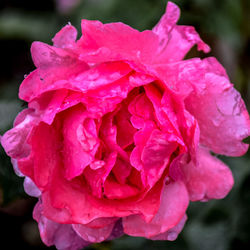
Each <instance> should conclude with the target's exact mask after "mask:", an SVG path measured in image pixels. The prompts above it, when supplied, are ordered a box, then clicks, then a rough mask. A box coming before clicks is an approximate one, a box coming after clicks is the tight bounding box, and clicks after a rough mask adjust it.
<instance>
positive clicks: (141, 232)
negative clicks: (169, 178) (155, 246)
mask: <svg viewBox="0 0 250 250" xmlns="http://www.w3.org/2000/svg"><path fill="white" fill-rule="evenodd" d="M188 203H189V199H188V193H187V190H186V187H185V185H184V184H183V183H182V182H172V183H170V184H168V185H165V186H164V188H163V191H162V196H161V204H160V208H159V210H158V212H157V213H156V215H155V216H154V217H153V219H152V220H151V221H150V222H148V223H147V222H145V221H144V220H143V219H142V218H141V216H140V215H130V216H128V217H125V218H123V227H124V233H125V234H128V235H131V236H137V237H146V238H152V237H154V236H156V235H159V234H161V233H164V232H166V231H168V230H170V229H171V228H174V227H175V226H176V225H177V224H178V223H179V222H180V221H181V219H182V218H183V216H184V214H185V212H186V209H187V206H188Z"/></svg>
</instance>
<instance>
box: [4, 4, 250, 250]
mask: <svg viewBox="0 0 250 250" xmlns="http://www.w3.org/2000/svg"><path fill="white" fill-rule="evenodd" d="M179 15H180V11H179V8H178V7H177V6H176V5H175V4H173V3H171V2H169V3H168V5H167V11H166V14H164V15H163V17H162V18H161V20H160V22H159V23H158V24H157V25H156V26H155V27H154V29H153V30H152V31H150V30H146V31H144V32H139V31H137V30H134V29H132V28H131V27H129V26H127V25H125V24H123V23H110V24H102V23H101V22H99V21H88V20H83V21H82V32H83V35H82V37H81V38H80V39H79V40H78V41H76V36H77V32H76V29H75V28H74V27H73V26H71V25H67V26H65V27H64V28H63V29H62V30H61V31H60V32H59V33H57V34H56V36H55V37H54V38H53V42H54V44H53V46H50V45H47V44H44V43H41V42H34V43H33V45H32V48H31V52H32V57H33V61H34V64H35V66H36V67H37V69H36V70H35V71H33V72H32V73H30V74H29V76H28V77H27V78H26V79H25V80H24V81H23V83H22V85H21V87H20V92H19V96H20V98H21V99H22V100H24V101H26V102H28V108H27V109H25V110H23V111H22V112H21V113H20V114H19V115H18V116H17V118H16V120H15V123H14V128H13V129H11V130H9V131H7V132H6V133H5V134H4V135H3V137H2V139H1V143H2V145H3V147H4V149H5V151H6V153H7V154H8V155H9V156H10V157H11V158H12V162H13V165H14V168H15V170H16V172H17V174H19V175H21V176H25V182H24V187H25V190H26V192H27V193H28V194H30V195H32V196H37V197H39V202H38V204H37V206H36V207H35V209H34V218H35V220H37V222H38V225H39V229H40V233H41V238H42V240H43V241H44V243H45V244H46V245H48V246H50V245H56V247H57V248H58V249H80V248H81V247H84V246H86V245H88V244H90V243H92V242H101V241H104V240H109V239H113V238H116V237H119V236H121V235H122V234H123V233H125V234H127V235H131V236H141V237H146V238H148V239H153V240H174V239H176V237H177V235H178V233H179V232H180V231H181V230H182V228H183V226H184V223H185V221H186V218H187V217H186V210H187V207H188V204H189V201H190V200H191V201H198V200H200V201H206V200H209V199H221V198H223V197H225V196H226V195H227V193H228V192H229V191H230V189H231V188H232V186H233V177H232V174H231V171H230V170H229V168H228V167H227V166H226V165H225V164H224V163H223V162H221V161H220V160H219V159H217V158H216V157H214V156H212V155H211V154H210V152H211V151H212V152H214V153H216V154H223V155H228V156H240V155H242V154H244V153H245V152H246V151H247V149H248V146H247V145H246V144H244V143H242V139H243V138H245V137H247V136H248V135H249V134H250V133H249V132H250V121H249V115H248V112H247V110H246V107H245V105H244V103H243V101H242V99H241V97H240V94H239V93H238V92H237V91H236V90H235V89H234V88H233V85H232V84H231V83H230V81H229V79H228V76H227V74H226V72H225V70H224V68H223V67H222V66H221V65H220V64H219V63H218V62H217V61H216V59H215V58H211V57H210V58H206V59H203V60H201V59H199V58H193V59H189V60H183V58H184V56H185V55H186V54H187V52H188V51H189V49H190V48H191V47H192V46H194V45H195V44H197V45H198V50H203V51H204V52H208V51H209V47H208V46H207V45H206V44H205V43H204V42H203V41H202V40H201V39H200V37H199V35H198V34H197V33H196V31H195V29H194V28H193V27H190V26H180V25H176V22H177V20H178V18H179Z"/></svg>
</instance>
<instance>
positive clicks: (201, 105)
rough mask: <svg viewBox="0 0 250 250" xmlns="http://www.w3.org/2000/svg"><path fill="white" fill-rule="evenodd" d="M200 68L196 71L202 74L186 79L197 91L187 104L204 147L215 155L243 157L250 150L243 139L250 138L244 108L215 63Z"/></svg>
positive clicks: (211, 60) (238, 94) (207, 61)
mask: <svg viewBox="0 0 250 250" xmlns="http://www.w3.org/2000/svg"><path fill="white" fill-rule="evenodd" d="M201 66H202V67H204V68H203V69H201V70H200V67H199V68H197V69H196V71H197V73H198V71H201V72H203V73H198V74H196V75H195V76H194V75H193V76H191V75H187V77H185V78H184V81H191V84H192V85H193V88H194V89H195V90H194V92H192V93H191V94H190V96H189V97H188V98H187V99H186V100H185V103H186V108H187V109H188V111H189V112H190V113H191V114H192V115H193V116H194V117H195V118H196V119H197V121H198V123H199V127H200V131H201V134H200V138H201V143H203V144H205V145H206V146H207V147H209V148H210V149H212V150H213V151H214V152H215V153H218V154H225V155H229V156H240V155H242V154H244V153H245V152H246V151H247V149H248V145H246V144H244V143H242V139H244V138H245V137H247V136H249V135H250V120H249V115H248V112H247V110H246V107H245V104H244V102H243V100H242V99H241V96H240V93H239V92H238V91H237V90H235V89H234V88H233V85H232V84H230V82H229V80H228V77H227V76H226V75H225V74H224V72H223V71H222V70H221V68H222V66H221V65H220V64H219V63H218V62H217V61H216V59H214V58H208V59H205V60H203V62H201ZM194 67H195V65H194ZM186 72H187V71H186ZM196 77H197V78H198V79H197V78H196ZM195 78H196V79H195Z"/></svg>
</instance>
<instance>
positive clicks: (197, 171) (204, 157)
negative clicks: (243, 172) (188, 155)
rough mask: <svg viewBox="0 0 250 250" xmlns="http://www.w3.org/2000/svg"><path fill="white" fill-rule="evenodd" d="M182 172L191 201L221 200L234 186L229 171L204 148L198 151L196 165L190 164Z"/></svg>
mask: <svg viewBox="0 0 250 250" xmlns="http://www.w3.org/2000/svg"><path fill="white" fill-rule="evenodd" d="M182 171H183V174H184V181H185V183H186V186H187V189H188V192H189V196H190V200H191V201H197V200H205V201H206V200H208V199H222V198H224V197H225V196H226V195H227V194H228V192H229V191H230V190H231V188H232V186H233V184H234V180H233V176H232V173H231V171H230V169H229V168H228V167H227V166H226V165H225V164H224V163H223V162H222V161H220V160H219V159H217V158H216V157H214V156H212V155H211V154H210V153H209V151H208V150H207V149H204V148H200V149H199V151H198V155H197V164H193V163H192V162H190V163H189V164H188V165H184V166H183V167H182Z"/></svg>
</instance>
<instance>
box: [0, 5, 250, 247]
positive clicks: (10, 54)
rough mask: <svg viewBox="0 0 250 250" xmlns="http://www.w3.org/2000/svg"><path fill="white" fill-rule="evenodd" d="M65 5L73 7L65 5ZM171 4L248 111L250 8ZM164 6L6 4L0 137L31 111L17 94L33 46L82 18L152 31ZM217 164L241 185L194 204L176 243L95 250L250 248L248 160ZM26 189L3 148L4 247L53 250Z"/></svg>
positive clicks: (121, 242)
mask: <svg viewBox="0 0 250 250" xmlns="http://www.w3.org/2000/svg"><path fill="white" fill-rule="evenodd" d="M67 2H70V3H71V5H72V6H67V4H66V3H67ZM173 2H175V3H177V4H178V5H179V7H180V8H181V10H182V15H181V19H180V21H179V24H185V25H193V26H195V28H196V29H197V31H198V32H199V34H200V35H201V37H202V38H203V40H204V41H205V42H207V43H208V44H209V45H210V46H211V48H212V52H210V53H209V56H216V57H217V58H218V59H219V61H220V62H221V63H222V64H223V65H224V67H225V68H226V70H227V73H228V75H229V76H230V78H231V81H232V82H233V83H234V84H235V88H236V89H238V90H239V91H240V92H241V94H242V97H243V99H244V100H245V102H246V104H247V106H248V110H249V105H250V67H249V66H250V63H249V62H250V53H249V52H250V42H249V41H250V1H249V0H173ZM74 4H75V6H74ZM165 6H166V1H165V0H82V1H81V0H71V1H67V0H58V1H53V0H42V1H34V0H22V1H20V0H1V2H0V49H1V50H0V51H1V59H0V62H1V65H0V66H1V74H0V134H3V133H4V132H5V131H6V130H8V129H9V128H11V126H12V122H13V120H14V118H15V116H16V115H17V113H18V112H19V111H20V110H21V109H23V107H24V106H25V103H23V102H22V101H20V100H18V87H19V85H20V83H21V82H22V80H23V78H24V75H25V74H28V73H29V72H31V71H32V70H34V65H33V63H32V60H31V55H30V45H31V43H32V42H33V41H35V40H37V41H42V42H46V43H49V44H51V39H52V37H53V36H54V35H55V33H56V32H58V31H59V30H60V29H61V28H62V27H63V26H64V25H65V24H67V23H68V22H69V21H70V22H71V23H72V24H73V25H74V26H75V27H77V29H78V30H79V32H80V21H81V19H82V18H85V19H98V20H100V21H102V22H115V21H122V22H124V23H126V24H129V25H131V26H132V27H134V28H136V29H139V30H144V29H151V28H152V27H153V26H154V25H155V24H156V23H157V21H158V20H159V19H160V17H161V15H162V14H163V13H164V11H165ZM191 56H201V57H204V56H205V55H204V54H202V53H197V52H196V51H195V49H192V50H191V52H190V53H189V54H188V57H191ZM218 157H219V158H221V159H222V160H223V161H225V162H226V163H227V164H228V165H229V166H230V168H231V169H232V171H233V174H234V177H235V186H234V188H233V190H232V191H231V193H230V194H229V195H228V196H227V197H226V198H225V199H223V200H218V201H210V202H208V203H200V202H196V203H192V204H191V205H190V207H189V209H188V216H189V220H188V221H187V223H186V226H185V228H184V230H183V232H182V233H181V234H180V236H179V237H178V239H177V240H176V241H174V242H167V241H149V240H145V239H143V238H132V237H126V236H125V237H122V238H120V239H117V240H114V241H112V242H106V243H102V244H95V245H93V246H91V247H89V249H100V250H109V249H112V250H118V249H120V250H126V249H132V250H133V249H145V250H152V249H157V250H158V249H168V250H182V249H183V250H211V249H213V250H234V249H241V250H244V249H250V239H249V237H250V215H249V214H250V192H249V190H250V153H247V154H246V155H245V156H243V157H239V158H229V157H222V156H218ZM22 182H23V179H22V178H19V177H17V176H16V175H15V174H14V171H13V169H12V166H11V164H10V160H9V158H8V157H7V156H6V155H5V154H4V152H3V149H2V148H0V231H1V232H0V242H1V247H0V248H1V249H18V248H23V249H27V250H28V249H38V250H39V249H47V247H45V246H44V245H43V244H42V243H41V241H40V238H39V233H38V230H37V224H36V223H35V222H34V221H33V219H32V209H33V206H34V204H35V203H36V199H34V198H31V197H28V196H27V195H26V194H25V193H24V191H23V187H22ZM5 246H6V247H5ZM51 249H55V248H54V247H51Z"/></svg>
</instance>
